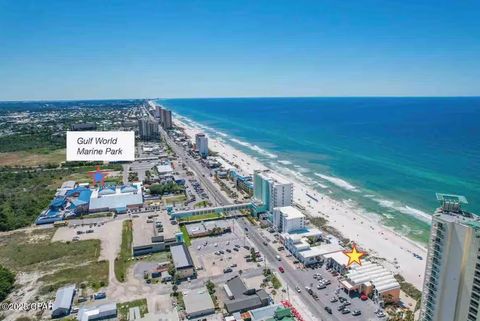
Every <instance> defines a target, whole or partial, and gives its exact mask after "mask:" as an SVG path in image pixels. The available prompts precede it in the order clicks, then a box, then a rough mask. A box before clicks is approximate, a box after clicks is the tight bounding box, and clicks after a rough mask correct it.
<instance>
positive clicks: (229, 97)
mask: <svg viewBox="0 0 480 321" xmlns="http://www.w3.org/2000/svg"><path fill="white" fill-rule="evenodd" d="M255 98H257V99H258V98H265V99H268V98H278V99H282V98H480V95H444V96H429V95H411V96H407V95H405V96H396V95H380V96H372V95H365V96H355V95H352V96H211V97H206V96H205V97H153V98H149V97H141V98H65V99H25V100H15V99H12V100H0V103H15V102H17V103H28V102H72V101H111V100H162V99H165V100H173V99H255Z"/></svg>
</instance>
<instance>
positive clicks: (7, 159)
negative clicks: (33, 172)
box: [0, 149, 65, 167]
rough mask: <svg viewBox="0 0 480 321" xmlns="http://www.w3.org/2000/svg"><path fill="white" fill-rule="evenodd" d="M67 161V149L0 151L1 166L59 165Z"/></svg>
mask: <svg viewBox="0 0 480 321" xmlns="http://www.w3.org/2000/svg"><path fill="white" fill-rule="evenodd" d="M64 161H65V149H56V150H52V151H50V150H47V149H33V150H27V151H18V152H8V153H0V166H15V167H18V166H27V167H34V166H40V165H47V164H52V165H58V164H60V163H61V162H64Z"/></svg>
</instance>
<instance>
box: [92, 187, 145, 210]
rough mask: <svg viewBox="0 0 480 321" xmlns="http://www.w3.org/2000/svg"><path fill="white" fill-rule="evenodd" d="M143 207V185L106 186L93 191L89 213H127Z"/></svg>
mask: <svg viewBox="0 0 480 321" xmlns="http://www.w3.org/2000/svg"><path fill="white" fill-rule="evenodd" d="M141 206H143V192H142V183H132V184H129V185H119V186H115V185H106V186H103V187H99V188H97V189H94V190H93V191H92V194H91V196H90V208H89V211H90V212H101V211H115V212H117V213H125V212H126V211H127V209H128V208H138V207H141Z"/></svg>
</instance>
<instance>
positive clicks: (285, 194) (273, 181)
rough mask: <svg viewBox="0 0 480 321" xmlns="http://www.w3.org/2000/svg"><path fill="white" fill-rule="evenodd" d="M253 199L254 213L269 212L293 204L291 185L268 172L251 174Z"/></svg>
mask: <svg viewBox="0 0 480 321" xmlns="http://www.w3.org/2000/svg"><path fill="white" fill-rule="evenodd" d="M253 198H254V201H255V203H258V205H255V204H254V205H255V206H257V207H256V212H257V213H261V212H271V211H273V209H274V208H275V207H284V206H290V205H292V203H293V184H292V183H291V182H290V181H288V180H286V179H284V178H283V177H281V176H279V175H276V174H275V173H274V172H272V171H270V170H265V171H255V172H254V173H253Z"/></svg>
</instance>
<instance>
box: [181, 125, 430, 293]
mask: <svg viewBox="0 0 480 321" xmlns="http://www.w3.org/2000/svg"><path fill="white" fill-rule="evenodd" d="M175 123H176V124H177V125H178V126H180V127H183V128H184V129H185V133H186V134H187V135H189V136H190V137H194V136H195V134H196V133H199V132H201V130H200V129H199V128H194V127H192V126H190V125H187V124H185V123H183V122H181V121H179V120H178V119H175ZM209 148H210V149H211V150H213V151H215V152H217V153H218V154H219V155H220V156H222V157H223V158H225V159H227V160H230V161H231V162H233V163H235V164H236V165H238V166H239V167H240V169H241V171H242V172H243V173H244V174H253V171H254V170H257V169H266V168H267V167H266V166H264V165H263V164H261V163H260V162H258V161H257V160H256V159H254V158H253V157H251V156H249V155H247V154H245V153H243V152H242V151H240V150H237V149H235V148H233V147H232V146H229V145H228V144H225V143H222V142H220V141H218V140H215V139H213V138H211V137H209ZM288 179H289V180H291V181H292V182H293V183H294V202H296V203H297V204H300V205H301V206H303V207H305V208H306V210H307V212H308V213H309V214H310V215H311V216H323V217H324V218H326V219H327V220H328V221H329V223H328V225H330V226H332V227H334V228H336V229H337V230H339V231H340V232H341V233H342V234H343V236H345V237H347V238H349V239H351V240H353V241H355V243H357V244H358V246H360V247H361V248H362V249H364V250H365V251H367V252H368V253H369V254H370V255H374V256H377V257H381V258H384V259H385V260H386V263H384V265H385V267H386V268H388V269H390V270H391V271H392V272H394V273H400V274H401V275H402V276H403V277H404V278H405V279H406V281H407V282H410V283H412V284H413V285H415V286H416V287H417V288H418V289H421V288H422V285H423V275H424V272H425V261H426V256H427V250H426V248H425V247H423V246H421V245H420V244H417V243H415V242H413V241H411V240H409V239H407V238H406V237H404V236H402V235H400V234H398V233H396V232H394V231H393V230H391V229H389V228H387V227H385V226H383V225H381V224H380V223H378V222H377V221H375V220H374V219H373V218H371V217H368V216H366V215H365V214H364V213H362V211H361V209H358V208H355V207H353V206H352V205H349V204H348V202H339V201H337V200H334V199H333V198H331V197H329V196H328V195H326V194H321V193H320V192H318V191H315V190H313V189H311V188H309V187H306V186H305V185H304V184H303V183H300V182H299V181H296V180H295V179H294V178H292V177H288ZM307 194H308V195H310V196H313V198H315V200H316V201H315V200H314V199H312V198H311V197H309V196H308V195H307ZM413 253H416V254H418V255H420V256H421V257H422V258H423V259H422V260H421V259H418V258H416V257H414V255H413ZM395 260H396V263H394V261H395Z"/></svg>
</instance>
